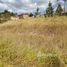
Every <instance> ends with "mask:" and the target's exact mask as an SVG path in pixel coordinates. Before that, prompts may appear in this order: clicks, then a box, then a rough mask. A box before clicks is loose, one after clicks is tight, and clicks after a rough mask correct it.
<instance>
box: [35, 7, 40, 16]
mask: <svg viewBox="0 0 67 67" xmlns="http://www.w3.org/2000/svg"><path fill="white" fill-rule="evenodd" d="M39 15H40V12H39V8H38V7H37V9H36V12H35V16H39Z"/></svg>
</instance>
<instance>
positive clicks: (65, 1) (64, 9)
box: [63, 0, 67, 13]
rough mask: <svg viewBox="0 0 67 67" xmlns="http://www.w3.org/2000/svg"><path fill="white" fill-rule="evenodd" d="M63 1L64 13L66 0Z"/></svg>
mask: <svg viewBox="0 0 67 67" xmlns="http://www.w3.org/2000/svg"><path fill="white" fill-rule="evenodd" d="M63 1H64V13H65V2H66V1H67V0H63Z"/></svg>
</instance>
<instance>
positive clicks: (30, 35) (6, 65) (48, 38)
mask: <svg viewBox="0 0 67 67" xmlns="http://www.w3.org/2000/svg"><path fill="white" fill-rule="evenodd" d="M50 54H55V55H58V56H59V57H60V58H61V59H62V60H63V62H64V63H65V64H67V17H65V16H61V17H56V16H55V17H49V18H48V17H47V18H45V17H37V18H25V19H19V20H10V21H8V22H4V23H1V24H0V67H42V64H44V62H43V61H40V60H39V58H40V57H41V58H42V57H44V56H45V55H50Z"/></svg>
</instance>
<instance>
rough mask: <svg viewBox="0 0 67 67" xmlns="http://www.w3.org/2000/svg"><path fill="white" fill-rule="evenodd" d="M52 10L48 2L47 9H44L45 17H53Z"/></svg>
mask: <svg viewBox="0 0 67 67" xmlns="http://www.w3.org/2000/svg"><path fill="white" fill-rule="evenodd" d="M53 12H54V11H53V8H52V3H51V2H49V4H48V8H47V9H46V15H47V16H53Z"/></svg>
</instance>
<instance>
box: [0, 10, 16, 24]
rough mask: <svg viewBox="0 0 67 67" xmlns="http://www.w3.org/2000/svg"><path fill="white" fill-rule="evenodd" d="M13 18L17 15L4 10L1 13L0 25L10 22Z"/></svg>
mask: <svg viewBox="0 0 67 67" xmlns="http://www.w3.org/2000/svg"><path fill="white" fill-rule="evenodd" d="M11 16H15V13H13V12H9V11H8V10H4V12H1V13H0V23H1V22H5V21H8V20H10V19H11Z"/></svg>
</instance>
